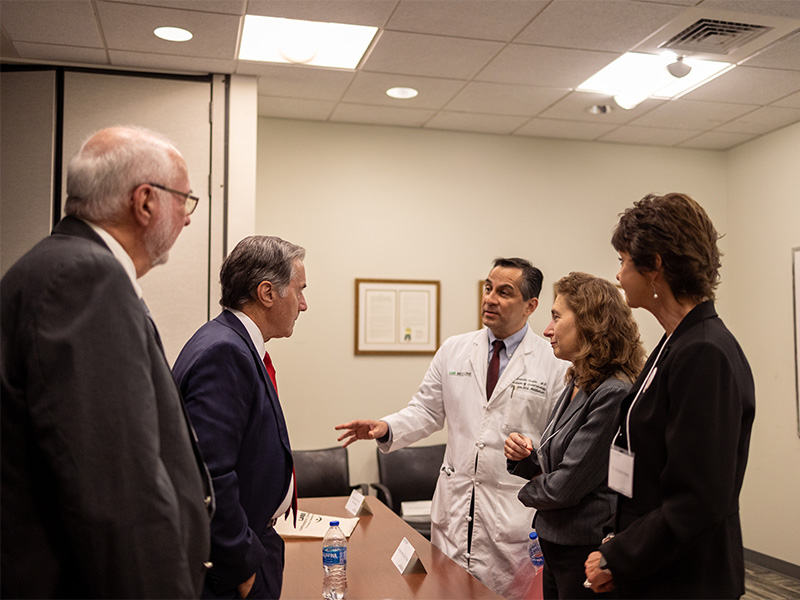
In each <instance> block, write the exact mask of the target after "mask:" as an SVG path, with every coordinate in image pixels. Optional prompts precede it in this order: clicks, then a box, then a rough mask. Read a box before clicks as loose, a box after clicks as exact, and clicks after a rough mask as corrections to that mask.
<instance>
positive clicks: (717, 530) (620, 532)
mask: <svg viewBox="0 0 800 600" xmlns="http://www.w3.org/2000/svg"><path fill="white" fill-rule="evenodd" d="M665 343H666V346H665V347H664V350H663V353H662V356H661V359H660V360H659V361H658V365H657V370H656V372H655V376H654V377H653V379H652V382H651V383H650V385H649V387H647V389H646V391H644V392H643V393H642V395H641V396H640V397H639V399H638V400H636V403H635V404H634V407H633V410H632V411H631V417H630V432H631V433H630V437H631V440H630V449H631V450H632V451H633V453H634V456H635V458H634V476H633V497H632V498H627V497H625V496H622V495H620V496H619V503H618V507H617V534H616V537H615V538H614V539H612V540H611V541H610V542H607V543H606V544H604V545H603V546H602V547H601V552H602V553H603V555H604V556H605V557H606V560H607V561H608V565H609V568H610V569H611V571H612V573H613V574H614V579H615V581H616V582H617V584H618V586H619V589H620V592H621V594H622V596H623V597H627V598H738V597H739V596H741V595H742V594H743V593H744V557H743V549H742V533H741V526H740V523H739V491H740V490H741V487H742V480H743V478H744V472H745V466H746V464H747V453H748V448H749V444H750V430H751V428H752V424H753V417H754V414H755V388H754V383H753V376H752V374H751V372H750V366H749V365H748V363H747V359H746V358H745V356H744V353H743V352H742V349H741V348H740V347H739V344H738V343H737V342H736V340H735V338H734V337H733V335H732V334H731V333H730V331H728V329H727V328H726V327H725V325H724V324H723V322H722V320H721V319H720V318H719V317H718V316H717V313H716V311H715V310H714V305H713V303H712V302H710V301H709V302H705V303H703V304H700V305H699V306H697V307H695V308H694V309H693V310H692V311H691V312H690V313H689V314H688V315H686V317H685V318H684V319H683V321H682V322H681V323H680V325H678V327H677V329H676V330H675V332H674V333H673V334H672V336H671V337H670V338H669V339H668V340H666V341H665V340H663V339H662V341H661V343H660V344H659V347H658V348H656V350H654V351H653V354H652V355H651V356H650V358H649V359H648V361H647V364H646V365H645V368H644V370H643V371H642V375H641V376H640V377H639V380H638V381H637V382H636V383H635V384H634V386H633V388H632V389H631V392H630V393H629V395H628V396H627V397H626V398H625V399H624V400H623V403H622V408H621V417H620V426H621V428H622V433H621V435H620V437H619V438H618V439H617V441H616V442H615V443H616V444H617V445H620V446H622V447H628V443H627V440H626V439H625V431H626V425H625V420H626V416H627V414H628V409H629V407H630V406H631V402H632V401H633V398H634V396H635V394H636V392H637V390H638V389H639V388H640V387H641V386H642V382H643V381H644V380H645V379H646V378H647V375H648V373H649V371H650V368H651V366H652V364H653V362H654V360H655V357H656V355H657V354H658V351H659V349H660V347H661V346H662V345H664V344H665Z"/></svg>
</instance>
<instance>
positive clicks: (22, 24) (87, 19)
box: [2, 0, 103, 48]
mask: <svg viewBox="0 0 800 600" xmlns="http://www.w3.org/2000/svg"><path fill="white" fill-rule="evenodd" d="M2 15H3V21H2V25H3V29H4V30H5V31H6V33H7V34H8V37H9V38H10V39H11V41H12V42H18V41H19V42H47V43H49V44H64V45H68V46H83V47H87V48H102V47H103V40H102V38H101V37H100V30H99V29H98V27H97V22H96V20H95V16H94V11H93V10H92V3H91V2H90V0H73V1H72V2H64V1H63V0H38V1H37V2H31V1H30V0H3V3H2Z"/></svg>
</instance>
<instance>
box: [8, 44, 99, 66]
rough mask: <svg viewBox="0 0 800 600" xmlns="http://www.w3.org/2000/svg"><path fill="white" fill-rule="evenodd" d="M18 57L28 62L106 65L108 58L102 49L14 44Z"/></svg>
mask: <svg viewBox="0 0 800 600" xmlns="http://www.w3.org/2000/svg"><path fill="white" fill-rule="evenodd" d="M14 45H15V47H16V49H17V51H18V52H19V55H20V57H22V58H27V59H30V60H50V61H52V60H57V61H58V62H64V63H78V64H91V65H107V64H109V63H108V57H107V56H106V51H105V50H103V49H102V48H82V47H79V46H54V45H52V44H31V43H28V42H17V43H16V44H14Z"/></svg>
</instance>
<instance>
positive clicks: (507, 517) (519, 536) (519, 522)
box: [494, 480, 535, 543]
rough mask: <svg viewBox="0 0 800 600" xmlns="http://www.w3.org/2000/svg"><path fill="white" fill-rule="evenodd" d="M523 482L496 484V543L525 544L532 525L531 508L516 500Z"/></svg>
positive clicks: (532, 512) (532, 511)
mask: <svg viewBox="0 0 800 600" xmlns="http://www.w3.org/2000/svg"><path fill="white" fill-rule="evenodd" d="M523 485H524V482H523V481H521V480H520V483H501V482H498V483H497V525H496V529H495V534H494V539H495V540H497V541H498V542H511V543H523V542H525V543H527V541H528V540H527V535H528V532H529V531H530V527H531V524H532V523H533V515H534V514H535V512H534V510H533V509H532V508H528V507H527V506H525V505H524V504H522V502H520V501H519V498H517V494H519V491H520V490H521V489H522V486H523Z"/></svg>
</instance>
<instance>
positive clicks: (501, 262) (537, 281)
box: [492, 257, 544, 302]
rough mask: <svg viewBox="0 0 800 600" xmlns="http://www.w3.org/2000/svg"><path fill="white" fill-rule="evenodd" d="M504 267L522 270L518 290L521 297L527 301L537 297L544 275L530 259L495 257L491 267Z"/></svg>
mask: <svg viewBox="0 0 800 600" xmlns="http://www.w3.org/2000/svg"><path fill="white" fill-rule="evenodd" d="M495 267H505V268H509V269H519V270H520V271H522V277H521V279H520V284H519V291H520V292H522V299H523V300H525V302H527V301H528V300H530V299H531V298H538V297H539V293H540V292H541V291H542V282H543V281H544V275H542V272H541V271H540V270H539V269H537V268H536V267H534V266H533V265H532V264H531V261H529V260H525V259H524V258H502V257H501V258H495V259H494V263H493V264H492V268H495Z"/></svg>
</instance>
